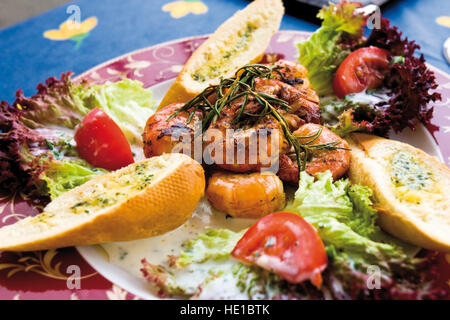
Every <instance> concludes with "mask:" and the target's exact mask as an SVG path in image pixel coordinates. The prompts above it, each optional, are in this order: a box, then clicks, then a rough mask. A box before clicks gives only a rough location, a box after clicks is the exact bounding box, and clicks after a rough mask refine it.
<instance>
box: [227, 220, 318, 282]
mask: <svg viewBox="0 0 450 320" xmlns="http://www.w3.org/2000/svg"><path fill="white" fill-rule="evenodd" d="M231 255H232V256H233V257H234V258H236V259H238V260H240V261H243V262H246V263H251V264H256V265H258V266H260V267H262V268H264V269H267V270H271V271H272V272H274V273H276V274H278V275H279V276H280V277H282V278H284V279H286V280H287V281H289V282H292V283H300V282H302V281H304V280H308V279H309V280H310V281H311V282H312V283H313V284H314V285H315V286H316V287H320V286H321V284H322V277H321V275H320V273H321V272H322V271H323V270H324V269H325V268H326V266H327V255H326V253H325V248H324V246H323V243H322V240H321V239H320V237H319V235H318V233H317V231H316V229H314V227H313V226H311V225H310V224H309V223H308V222H307V221H306V220H305V219H303V218H302V217H300V216H299V215H297V214H295V213H292V212H274V213H271V214H269V215H267V216H265V217H263V218H261V219H260V220H258V221H257V222H256V223H255V224H253V225H252V226H251V227H250V228H249V229H248V230H247V232H246V233H245V234H244V235H243V236H242V238H241V239H240V240H239V241H238V243H237V244H236V246H235V247H234V249H233V251H232V252H231Z"/></svg>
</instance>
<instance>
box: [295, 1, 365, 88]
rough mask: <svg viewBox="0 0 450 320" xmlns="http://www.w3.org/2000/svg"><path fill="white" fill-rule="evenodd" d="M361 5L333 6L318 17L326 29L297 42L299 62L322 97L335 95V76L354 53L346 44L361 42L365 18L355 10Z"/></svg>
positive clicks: (341, 4)
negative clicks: (338, 69)
mask: <svg viewBox="0 0 450 320" xmlns="http://www.w3.org/2000/svg"><path fill="white" fill-rule="evenodd" d="M358 7H360V5H359V4H357V3H351V2H343V3H340V4H337V5H334V4H332V3H330V5H329V7H324V8H322V9H321V10H320V12H319V14H318V15H317V16H318V17H319V18H320V19H322V20H323V21H322V26H321V27H320V28H319V29H318V30H317V31H316V32H314V33H313V34H312V35H311V37H310V38H309V39H308V40H306V41H303V42H300V43H297V48H298V52H299V56H298V60H299V62H300V63H301V64H302V65H303V66H305V67H306V69H307V70H308V77H309V80H310V81H311V84H312V86H313V88H314V89H315V90H316V91H317V93H318V94H319V95H321V96H323V95H328V94H332V93H333V88H332V82H333V76H334V73H335V72H336V69H337V68H338V66H339V64H340V63H341V62H342V61H343V60H344V59H345V57H346V56H347V55H348V54H349V53H350V50H349V49H347V48H346V47H347V46H345V45H344V43H347V42H350V41H353V42H354V41H359V40H360V38H361V36H362V27H363V25H364V23H365V18H364V16H363V15H362V14H356V13H355V12H354V10H355V9H356V8H358Z"/></svg>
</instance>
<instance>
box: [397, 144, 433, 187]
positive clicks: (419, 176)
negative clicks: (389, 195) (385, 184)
mask: <svg viewBox="0 0 450 320" xmlns="http://www.w3.org/2000/svg"><path fill="white" fill-rule="evenodd" d="M391 165H392V172H391V179H392V182H393V183H394V185H395V186H396V187H406V188H408V189H410V190H424V189H427V188H429V187H430V186H431V183H432V181H431V172H429V171H428V170H427V169H425V168H424V167H423V166H422V165H421V164H420V163H419V162H418V161H417V160H416V159H414V157H413V156H412V154H411V153H409V152H406V151H400V152H397V153H396V154H394V156H393V157H392V161H391Z"/></svg>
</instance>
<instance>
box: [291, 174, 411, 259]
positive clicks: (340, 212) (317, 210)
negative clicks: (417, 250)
mask: <svg viewBox="0 0 450 320" xmlns="http://www.w3.org/2000/svg"><path fill="white" fill-rule="evenodd" d="M316 178H317V180H316V181H315V180H314V177H312V176H310V175H308V174H307V173H306V172H303V173H302V177H301V180H300V184H299V188H298V190H297V192H296V193H295V199H294V200H293V201H292V203H290V204H289V205H288V207H287V208H286V210H289V211H293V212H296V213H298V214H300V215H301V216H302V217H304V218H305V219H306V220H307V221H308V222H309V223H311V224H312V225H313V226H314V227H316V229H317V231H318V232H319V235H320V237H321V238H322V240H323V241H324V243H325V245H326V246H329V245H332V246H333V247H335V248H336V249H337V250H338V251H341V252H345V253H346V254H347V255H348V256H350V257H351V258H352V259H353V260H354V261H355V262H357V263H363V262H364V263H365V264H376V265H382V266H384V267H387V261H388V262H389V261H395V262H398V261H404V260H407V258H408V256H407V254H406V252H409V251H412V247H411V246H410V245H407V244H404V243H402V242H400V241H398V240H394V239H393V238H392V237H390V236H388V235H387V234H385V233H384V232H383V231H382V230H381V229H380V228H379V227H378V226H377V225H376V224H375V221H376V219H377V211H376V210H375V209H373V207H372V201H371V200H370V197H371V195H372V191H371V190H370V189H369V188H367V187H364V186H360V185H353V186H351V185H350V182H349V181H348V180H343V179H341V180H337V181H335V182H333V177H332V175H331V173H330V172H329V171H327V172H324V173H321V174H318V175H317V176H316Z"/></svg>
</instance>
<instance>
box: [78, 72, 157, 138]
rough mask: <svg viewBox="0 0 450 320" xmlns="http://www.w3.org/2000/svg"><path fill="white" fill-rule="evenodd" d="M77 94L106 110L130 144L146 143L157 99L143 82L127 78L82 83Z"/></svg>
mask: <svg viewBox="0 0 450 320" xmlns="http://www.w3.org/2000/svg"><path fill="white" fill-rule="evenodd" d="M75 95H76V96H77V97H78V98H79V99H80V100H81V101H82V102H83V105H85V106H87V107H88V108H89V109H93V108H100V109H103V111H105V112H106V113H107V114H108V116H110V117H111V118H112V119H113V120H114V122H116V123H117V124H118V125H119V127H120V129H122V131H123V133H124V134H125V136H126V137H127V139H128V141H129V142H130V144H138V145H141V144H142V138H141V136H142V132H144V127H145V123H146V121H147V119H148V118H149V117H150V116H151V115H152V114H153V112H155V110H156V101H155V100H154V99H153V98H152V93H151V92H150V91H149V90H145V89H144V88H143V87H142V82H139V81H136V80H130V79H128V78H124V79H122V80H121V81H119V82H115V83H106V84H102V85H94V86H91V87H89V88H85V87H82V86H80V87H78V88H77V89H76V91H75Z"/></svg>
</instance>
